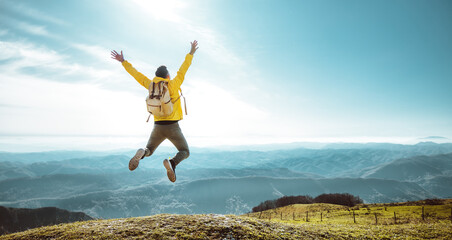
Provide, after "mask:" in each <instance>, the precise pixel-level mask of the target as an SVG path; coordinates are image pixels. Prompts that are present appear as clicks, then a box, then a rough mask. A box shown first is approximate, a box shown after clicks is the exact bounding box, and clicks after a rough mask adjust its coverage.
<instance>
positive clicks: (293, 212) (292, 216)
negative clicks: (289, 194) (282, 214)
mask: <svg viewBox="0 0 452 240" xmlns="http://www.w3.org/2000/svg"><path fill="white" fill-rule="evenodd" d="M292 214H293V216H292V217H293V220H294V221H295V212H293V213H292Z"/></svg>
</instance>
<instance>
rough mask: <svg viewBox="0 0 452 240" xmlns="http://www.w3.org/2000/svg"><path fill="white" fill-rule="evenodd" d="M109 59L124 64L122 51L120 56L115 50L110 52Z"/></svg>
mask: <svg viewBox="0 0 452 240" xmlns="http://www.w3.org/2000/svg"><path fill="white" fill-rule="evenodd" d="M195 51H196V50H195ZM111 58H113V59H116V60H118V61H119V62H124V55H122V50H121V54H119V53H117V52H116V51H115V50H113V51H111Z"/></svg>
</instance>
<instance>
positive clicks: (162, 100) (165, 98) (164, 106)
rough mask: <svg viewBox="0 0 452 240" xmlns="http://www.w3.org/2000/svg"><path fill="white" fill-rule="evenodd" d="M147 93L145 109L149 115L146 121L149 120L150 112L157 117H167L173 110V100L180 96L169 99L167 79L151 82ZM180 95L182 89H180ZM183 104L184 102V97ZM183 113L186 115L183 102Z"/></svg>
mask: <svg viewBox="0 0 452 240" xmlns="http://www.w3.org/2000/svg"><path fill="white" fill-rule="evenodd" d="M148 89H149V95H148V96H147V97H146V105H147V110H148V112H149V117H148V119H147V120H146V122H149V118H150V117H151V114H152V115H154V116H157V117H167V116H169V115H170V114H171V113H172V112H173V105H174V104H173V102H176V101H177V100H179V98H180V96H179V97H178V98H177V99H176V100H174V101H171V97H170V92H169V89H168V82H167V81H160V82H158V83H155V82H152V83H151V84H150V85H149V88H148ZM181 95H182V90H181ZM182 97H183V98H184V104H185V97H184V96H183V95H182ZM185 115H187V106H186V104H185Z"/></svg>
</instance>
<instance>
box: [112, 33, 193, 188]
mask: <svg viewBox="0 0 452 240" xmlns="http://www.w3.org/2000/svg"><path fill="white" fill-rule="evenodd" d="M197 49H198V42H197V41H196V40H195V41H193V42H192V43H191V49H190V53H188V54H187V55H186V56H185V61H184V62H183V63H182V66H181V67H180V68H179V71H177V75H176V77H175V78H173V79H170V74H169V72H168V69H167V68H166V66H160V67H158V68H157V71H156V72H155V77H154V79H152V80H150V79H149V78H147V77H146V76H145V75H143V74H141V73H140V72H138V71H137V70H136V69H135V68H134V67H133V66H132V64H130V63H129V62H127V61H125V60H124V55H123V54H122V51H121V54H119V53H117V52H116V51H114V50H113V51H112V52H111V55H112V58H113V59H116V60H118V61H119V62H121V63H122V66H123V67H124V68H125V69H126V71H127V72H128V73H129V74H130V75H132V77H134V78H135V80H137V82H138V83H139V84H141V85H142V86H143V87H145V88H146V89H149V87H150V85H151V84H153V83H154V84H158V83H159V82H161V81H166V82H167V83H168V84H167V86H168V91H169V94H170V97H171V102H173V104H174V106H173V111H172V113H171V114H169V115H168V116H165V117H158V116H156V115H154V128H153V129H152V133H151V136H150V137H149V141H148V143H147V145H146V148H144V149H143V148H140V149H138V151H137V152H136V154H135V156H133V157H132V159H130V162H129V169H130V171H133V170H135V169H136V168H137V167H138V164H139V163H140V160H141V159H143V158H144V157H149V156H151V155H152V153H154V151H155V149H156V148H157V147H158V146H159V145H160V143H162V142H163V141H164V140H165V139H168V140H170V141H171V142H172V143H173V144H174V146H175V147H176V148H177V150H178V153H177V154H176V155H175V156H174V157H173V158H171V159H165V160H164V161H163V166H164V167H165V168H166V172H167V175H168V179H169V180H170V181H171V182H175V181H176V166H177V165H178V164H179V163H180V162H182V160H184V159H186V158H188V156H189V155H190V151H189V150H188V144H187V141H186V140H185V137H184V135H183V134H182V131H181V129H180V127H179V123H178V121H179V120H182V118H183V115H182V106H181V99H180V95H179V89H180V86H181V85H182V83H183V82H184V77H185V73H186V72H187V70H188V68H189V67H190V64H191V61H192V59H193V54H195V52H196V50H197ZM152 89H153V88H152Z"/></svg>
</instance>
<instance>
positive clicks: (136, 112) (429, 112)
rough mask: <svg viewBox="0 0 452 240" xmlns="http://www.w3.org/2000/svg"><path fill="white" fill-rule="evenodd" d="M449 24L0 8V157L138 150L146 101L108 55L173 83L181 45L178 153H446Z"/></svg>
mask: <svg viewBox="0 0 452 240" xmlns="http://www.w3.org/2000/svg"><path fill="white" fill-rule="evenodd" d="M451 12H452V2H451V1H447V0H444V1H441V0H435V1H427V0H422V1H420V0H400V1H389V0H388V1H386V0H384V1H376V0H375V1H362V0H354V1H351V0H345V1H335V0H324V1H295V0H292V1H291V0H285V1H277V0H272V1H270V0H253V1H244V0H240V1H239V0H228V1H206V0H204V1H202V0H190V1H188V0H165V1H149V0H133V1H114V0H111V1H107V0H98V1H90V0H67V1H54V0H29V1H15V0H0V86H1V87H0V150H3V151H5V150H17V148H18V147H24V148H25V147H30V146H34V148H33V150H37V149H41V148H42V149H46V150H51V149H84V148H90V146H91V148H95V149H97V148H101V149H109V148H129V147H132V148H135V147H141V145H143V144H145V143H146V141H147V138H148V135H149V134H150V131H151V129H152V124H151V123H146V122H145V120H146V118H147V112H146V109H145V102H144V99H145V97H146V94H147V90H146V89H145V88H143V87H142V86H140V85H139V84H138V83H137V82H136V81H135V80H134V79H133V78H132V77H131V76H130V75H128V73H127V72H126V71H125V70H124V69H123V67H122V66H121V64H120V63H118V62H116V61H114V60H113V59H111V58H110V51H111V50H113V49H115V50H117V51H120V50H123V52H124V56H125V58H126V60H128V61H129V62H131V63H132V64H133V65H134V66H135V67H136V68H137V69H138V70H139V71H140V72H142V73H143V74H145V75H147V76H148V77H150V78H152V77H153V76H154V72H155V69H156V68H157V67H158V66H160V65H166V66H167V67H168V68H169V70H170V74H171V76H175V75H176V71H177V69H178V68H179V66H180V64H181V63H182V61H183V59H184V56H185V54H187V53H188V52H189V50H190V42H191V41H193V40H194V39H196V40H198V42H199V50H198V51H197V53H196V54H195V57H194V60H193V63H192V66H191V67H190V69H189V71H188V73H187V75H186V80H185V82H184V84H183V85H182V89H183V91H184V95H185V96H186V99H187V106H188V114H189V115H188V116H185V118H184V120H183V121H182V122H181V127H182V130H183V132H184V134H185V136H186V138H187V140H188V142H189V144H190V145H193V146H213V145H224V144H226V145H237V144H258V143H273V142H278V143H280V142H293V141H352V142H363V141H387V142H407V141H416V140H419V139H420V138H422V137H426V136H442V137H446V138H448V140H450V139H451V138H452V106H451V103H452V94H451V92H452V91H451V90H452V28H451V27H450V26H451V24H452V14H451ZM71 137H72V138H71ZM74 138H78V139H79V140H77V141H75V140H74ZM52 139H53V140H52ZM64 139H65V140H64ZM68 139H70V140H68ZM30 149H31V148H30Z"/></svg>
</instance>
